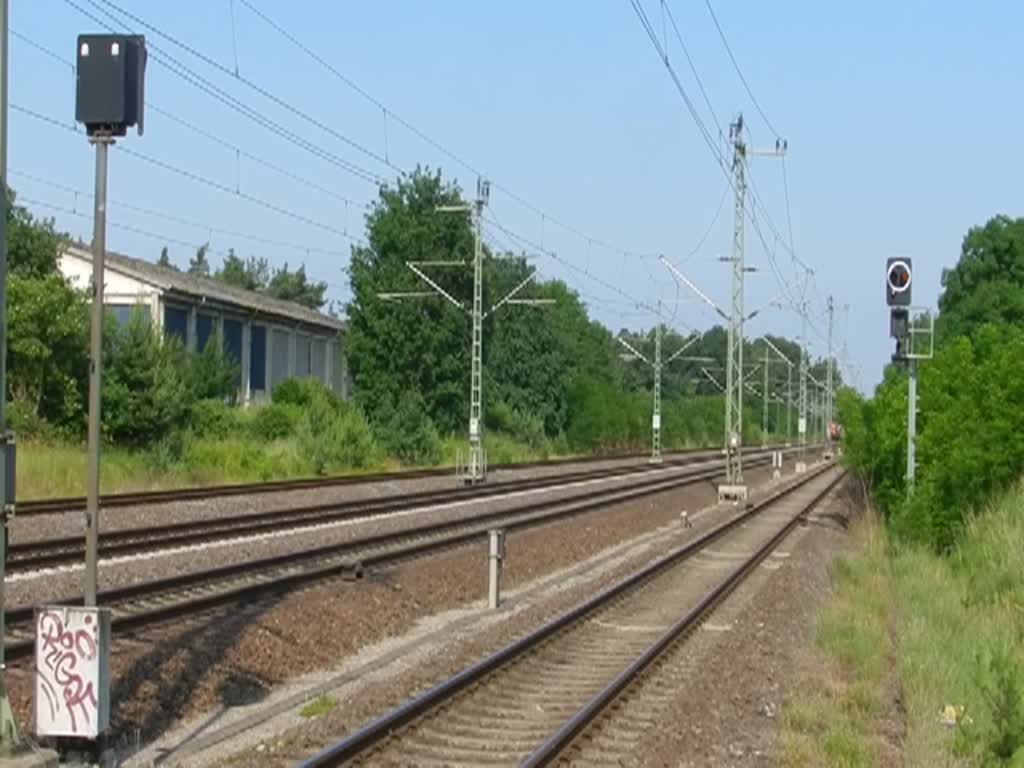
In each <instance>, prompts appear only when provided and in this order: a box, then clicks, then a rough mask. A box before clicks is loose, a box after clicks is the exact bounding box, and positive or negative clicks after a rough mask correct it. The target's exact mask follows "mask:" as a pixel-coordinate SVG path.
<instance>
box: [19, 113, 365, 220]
mask: <svg viewBox="0 0 1024 768" xmlns="http://www.w3.org/2000/svg"><path fill="white" fill-rule="evenodd" d="M10 108H11V109H12V110H14V111H16V112H21V113H22V114H25V115H28V116H30V117H32V118H35V119H37V120H41V121H43V122H46V123H50V124H51V125H55V126H57V127H58V128H63V129H64V130H66V131H71V132H72V133H83V131H81V130H80V129H78V128H77V127H71V126H69V125H67V123H62V122H60V121H59V120H57V119H55V118H53V117H49V116H47V115H43V114H40V113H39V112H35V111H33V110H31V109H27V108H26V107H22V106H21V105H20V104H16V103H12V104H11V105H10ZM114 147H115V149H119V150H120V151H121V152H124V153H125V154H128V155H131V156H132V157H135V158H138V159H140V160H144V161H145V162H147V163H150V164H151V165H154V166H156V167H158V168H163V169H164V170H166V171H169V172H172V173H176V174H178V175H180V176H183V177H184V178H187V179H189V180H190V181H194V182H196V183H200V184H203V185H205V186H208V187H211V188H213V189H216V190H219V191H221V192H225V193H226V194H229V195H232V196H234V197H236V198H239V199H242V200H246V201H247V202H250V203H253V204H254V205H259V206H261V207H263V208H266V209H267V210H270V211H273V212H275V213H278V214H280V215H282V216H286V217H288V218H290V219H293V220H295V221H298V222H301V223H303V224H307V225H309V226H312V227H317V228H318V229H322V230H324V231H326V232H330V233H331V234H334V235H338V236H339V237H343V238H345V239H347V240H355V238H353V237H352V236H351V235H349V234H348V233H346V232H343V231H342V230H340V229H337V228H336V227H333V226H331V225H330V224H324V223H323V222H321V221H317V220H315V219H311V218H309V217H308V216H304V215H303V214H301V213H296V212H295V211H292V210H289V209H287V208H284V207H282V206H280V205H277V204H276V203H272V202H270V201H268V200H264V199H263V198H259V197H256V196H255V195H250V194H249V193H247V192H241V191H239V190H235V189H231V188H230V187H228V186H226V185H224V184H222V183H220V182H219V181H216V180H214V179H210V178H207V177H205V176H202V175H200V174H198V173H194V172H193V171H189V170H187V169H185V168H181V167H179V166H176V165H173V164H172V163H169V162H166V161H164V160H160V159H159V158H155V157H152V156H150V155H145V154H143V153H142V152H137V151H136V150H134V149H131V148H130V147H126V146H124V145H122V144H115V145H114Z"/></svg>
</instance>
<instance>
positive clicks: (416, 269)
mask: <svg viewBox="0 0 1024 768" xmlns="http://www.w3.org/2000/svg"><path fill="white" fill-rule="evenodd" d="M405 265H406V266H407V267H408V268H409V269H411V270H412V271H413V272H415V273H416V275H417V276H418V277H419V278H420V279H421V280H423V282H425V283H426V284H427V285H429V286H430V287H431V288H433V289H434V290H435V291H437V292H438V293H439V294H440V295H441V296H443V297H444V298H446V299H447V300H448V301H450V302H451V303H452V304H454V305H455V306H456V307H458V308H459V309H461V310H463V311H465V310H466V308H465V306H463V304H462V302H461V301H459V300H458V299H456V298H455V297H454V296H452V295H451V294H450V293H448V291H446V290H445V289H444V288H442V287H441V286H440V285H438V284H437V283H436V282H434V281H433V280H432V279H431V278H430V276H429V275H427V273H426V272H424V271H423V270H422V269H420V268H419V267H417V266H415V265H414V264H413V263H412V262H411V261H407V262H406V263H405Z"/></svg>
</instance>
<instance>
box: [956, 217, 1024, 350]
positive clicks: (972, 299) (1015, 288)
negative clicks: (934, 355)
mask: <svg viewBox="0 0 1024 768" xmlns="http://www.w3.org/2000/svg"><path fill="white" fill-rule="evenodd" d="M942 288H943V290H942V295H941V296H940V297H939V319H938V330H939V333H940V337H941V338H943V339H948V338H953V337H955V336H964V335H970V334H971V333H973V332H974V330H975V329H976V328H978V327H979V326H981V325H983V324H985V323H988V322H996V323H1007V324H1010V325H1017V326H1022V325H1024V219H1011V218H1010V217H1009V216H996V217H994V218H992V219H990V220H989V221H988V222H987V223H986V224H985V225H984V226H982V227H972V228H971V229H970V231H968V233H967V236H966V237H964V240H963V245H962V246H961V250H960V260H959V261H958V262H957V265H956V266H955V267H953V268H952V269H947V270H945V271H944V272H943V274H942Z"/></svg>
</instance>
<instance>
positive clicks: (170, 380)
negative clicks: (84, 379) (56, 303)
mask: <svg viewBox="0 0 1024 768" xmlns="http://www.w3.org/2000/svg"><path fill="white" fill-rule="evenodd" d="M105 341H106V344H105V346H106V349H105V355H104V357H105V361H104V369H105V370H104V376H103V430H104V433H105V434H106V435H107V437H109V438H110V439H111V440H113V441H114V442H116V443H121V444H124V445H134V446H141V445H146V444H151V443H155V442H157V441H159V440H161V439H162V438H163V437H165V436H166V435H167V434H168V433H170V432H171V430H172V429H174V428H175V427H178V426H180V425H181V424H182V423H183V421H184V417H185V416H186V414H187V413H188V409H189V405H190V403H191V402H192V401H191V398H190V391H189V387H188V385H187V383H186V381H185V377H184V376H183V375H182V370H183V369H184V368H185V360H184V353H183V351H182V349H181V345H180V344H179V343H177V342H176V341H165V340H164V339H162V338H161V337H160V334H159V332H158V331H157V330H156V329H155V328H154V327H153V325H152V323H150V322H149V319H148V317H147V316H146V315H145V314H144V313H142V312H141V311H135V312H133V313H132V315H131V317H130V318H129V319H128V322H127V323H125V324H124V325H123V326H121V327H120V328H113V329H111V331H110V333H109V334H108V335H107V338H106V339H105Z"/></svg>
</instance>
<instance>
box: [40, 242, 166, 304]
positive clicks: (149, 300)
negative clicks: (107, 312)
mask: <svg viewBox="0 0 1024 768" xmlns="http://www.w3.org/2000/svg"><path fill="white" fill-rule="evenodd" d="M57 268H58V269H59V270H60V272H61V274H62V275H64V277H66V278H67V279H68V281H69V282H70V283H71V285H73V286H74V287H75V288H78V289H80V290H83V291H88V290H90V289H91V287H92V262H91V261H88V260H86V259H82V258H79V257H77V256H74V255H72V254H68V253H64V254H62V255H61V256H60V257H59V258H58V259H57ZM103 282H104V286H103V303H104V304H145V305H146V306H147V307H149V309H150V311H151V312H156V313H157V314H158V313H159V305H160V300H159V297H160V293H161V292H160V289H159V288H157V287H156V286H153V285H150V284H149V283H144V282H142V281H141V280H136V279H135V278H134V277H128V276H127V275H123V274H121V273H119V272H115V271H114V270H112V269H105V270H104V271H103Z"/></svg>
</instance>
